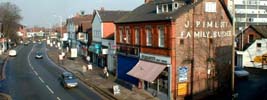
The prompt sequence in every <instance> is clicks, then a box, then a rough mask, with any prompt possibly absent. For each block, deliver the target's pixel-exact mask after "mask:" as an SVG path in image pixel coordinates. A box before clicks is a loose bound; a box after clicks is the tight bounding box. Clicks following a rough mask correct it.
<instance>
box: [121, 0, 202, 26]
mask: <svg viewBox="0 0 267 100" xmlns="http://www.w3.org/2000/svg"><path fill="white" fill-rule="evenodd" d="M200 1H202V0H200ZM156 6H157V3H156V2H155V1H152V2H149V3H145V4H143V5H141V6H139V7H137V8H136V9H134V10H133V11H132V12H130V13H129V14H127V15H125V16H123V17H122V18H120V19H119V20H117V21H116V23H128V22H146V21H168V20H171V19H173V18H174V19H176V18H177V17H178V16H180V15H181V14H183V13H184V12H187V11H189V10H190V9H191V8H192V7H193V6H195V4H192V5H185V6H183V7H181V8H179V9H178V10H175V11H173V12H169V13H160V14H157V12H156Z"/></svg>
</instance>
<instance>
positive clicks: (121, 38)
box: [119, 28, 123, 43]
mask: <svg viewBox="0 0 267 100" xmlns="http://www.w3.org/2000/svg"><path fill="white" fill-rule="evenodd" d="M119 35H120V43H123V34H122V28H119Z"/></svg>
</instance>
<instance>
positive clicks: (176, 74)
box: [115, 0, 233, 99]
mask: <svg viewBox="0 0 267 100" xmlns="http://www.w3.org/2000/svg"><path fill="white" fill-rule="evenodd" d="M225 8H226V6H225V5H224V3H223V1H218V0H199V1H196V2H194V3H192V4H191V3H187V2H184V1H181V0H164V1H159V0H154V1H153V0H150V1H149V2H146V3H145V4H143V5H141V6H139V7H138V8H136V9H135V10H133V11H132V12H130V13H129V14H126V15H125V16H123V17H122V18H120V19H119V20H118V21H117V22H116V35H115V36H116V39H115V40H116V45H117V46H118V49H117V59H118V62H117V63H118V65H117V67H118V69H117V74H118V78H119V79H122V80H125V81H127V82H129V83H132V84H135V85H136V86H137V87H138V88H141V89H145V90H147V91H148V92H150V93H152V94H153V95H157V96H158V97H160V98H161V99H178V98H179V99H185V98H186V97H192V95H194V96H193V97H194V98H200V97H201V96H203V93H204V94H205V93H207V92H208V91H215V90H217V89H222V88H223V87H224V89H227V88H225V87H228V88H229V87H230V81H229V79H230V75H231V73H230V72H231V56H232V55H231V52H232V42H231V41H232V38H233V37H232V36H233V35H232V31H231V30H232V29H231V28H232V25H231V20H230V15H229V14H227V13H228V11H227V9H225ZM229 62H230V63H229ZM228 91H229V90H228ZM200 94H201V95H200ZM204 96H205V95H204Z"/></svg>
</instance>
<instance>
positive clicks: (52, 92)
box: [46, 85, 54, 94]
mask: <svg viewBox="0 0 267 100" xmlns="http://www.w3.org/2000/svg"><path fill="white" fill-rule="evenodd" d="M46 88H47V89H48V90H49V91H50V92H51V93H52V94H54V91H53V90H52V89H51V88H50V87H49V86H48V85H46Z"/></svg>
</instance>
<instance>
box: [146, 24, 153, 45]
mask: <svg viewBox="0 0 267 100" xmlns="http://www.w3.org/2000/svg"><path fill="white" fill-rule="evenodd" d="M146 45H147V46H151V45H152V32H151V27H147V28H146Z"/></svg>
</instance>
